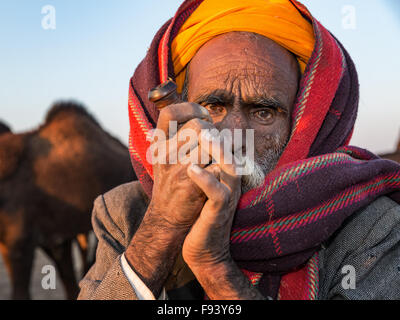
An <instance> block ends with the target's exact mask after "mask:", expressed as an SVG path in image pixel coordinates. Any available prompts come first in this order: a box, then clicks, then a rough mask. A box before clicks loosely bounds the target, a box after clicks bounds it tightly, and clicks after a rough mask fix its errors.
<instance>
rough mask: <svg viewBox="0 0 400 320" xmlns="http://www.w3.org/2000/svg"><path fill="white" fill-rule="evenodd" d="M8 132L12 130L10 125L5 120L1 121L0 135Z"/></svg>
mask: <svg viewBox="0 0 400 320" xmlns="http://www.w3.org/2000/svg"><path fill="white" fill-rule="evenodd" d="M7 132H11V129H10V127H9V126H7V125H6V124H5V123H4V122H1V121H0V135H1V134H3V133H7Z"/></svg>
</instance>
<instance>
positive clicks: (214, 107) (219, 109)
mask: <svg viewBox="0 0 400 320" xmlns="http://www.w3.org/2000/svg"><path fill="white" fill-rule="evenodd" d="M204 107H205V108H206V109H207V110H208V111H209V112H210V113H211V114H220V113H224V111H225V108H224V107H223V106H221V105H218V104H207V105H205V106H204Z"/></svg>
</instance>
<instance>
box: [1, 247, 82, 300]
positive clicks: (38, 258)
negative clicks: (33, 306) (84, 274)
mask: <svg viewBox="0 0 400 320" xmlns="http://www.w3.org/2000/svg"><path fill="white" fill-rule="evenodd" d="M73 258H74V262H75V270H76V273H77V276H78V274H80V272H81V270H82V263H81V260H80V258H79V253H78V248H77V247H76V246H75V247H74V248H73ZM45 265H54V263H53V262H52V261H51V260H50V259H49V258H48V257H47V255H46V254H45V253H44V252H43V251H42V250H40V249H37V250H36V252H35V260H34V266H33V270H32V278H31V296H32V299H33V300H63V299H65V294H64V288H63V284H62V282H61V279H60V278H59V277H58V276H57V279H56V289H55V290H45V289H43V288H42V285H41V281H42V278H43V276H45V275H43V274H42V273H41V271H42V267H43V266H45ZM10 294H11V288H10V281H9V278H8V273H7V271H6V269H5V266H4V263H3V259H2V257H1V255H0V300H8V299H10Z"/></svg>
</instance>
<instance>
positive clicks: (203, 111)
mask: <svg viewBox="0 0 400 320" xmlns="http://www.w3.org/2000/svg"><path fill="white" fill-rule="evenodd" d="M200 110H201V113H202V114H204V115H205V116H207V117H208V116H209V115H210V112H208V110H207V109H206V108H204V107H202V108H201V109H200Z"/></svg>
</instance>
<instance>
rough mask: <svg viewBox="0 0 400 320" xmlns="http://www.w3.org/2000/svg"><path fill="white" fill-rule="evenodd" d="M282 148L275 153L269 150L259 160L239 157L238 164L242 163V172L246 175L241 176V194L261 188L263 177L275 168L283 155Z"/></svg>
mask: <svg viewBox="0 0 400 320" xmlns="http://www.w3.org/2000/svg"><path fill="white" fill-rule="evenodd" d="M283 150H284V147H283V148H282V149H281V150H279V151H276V150H274V149H269V150H268V151H267V152H266V154H265V155H264V156H263V157H262V158H261V159H260V160H259V161H257V160H255V161H254V160H252V159H250V158H248V157H246V156H243V157H239V158H240V162H241V163H243V162H244V171H243V172H246V173H247V174H244V175H243V176H242V194H245V193H246V192H248V191H250V190H252V189H254V188H257V187H261V186H262V184H263V183H264V180H265V177H266V176H267V175H268V174H269V173H270V172H271V171H272V170H274V168H275V167H276V165H277V164H278V161H279V159H280V157H281V155H282V153H283Z"/></svg>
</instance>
